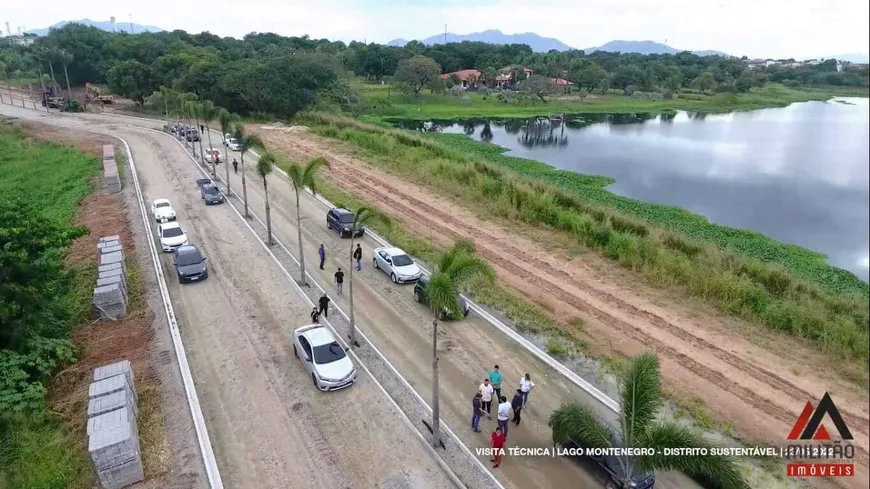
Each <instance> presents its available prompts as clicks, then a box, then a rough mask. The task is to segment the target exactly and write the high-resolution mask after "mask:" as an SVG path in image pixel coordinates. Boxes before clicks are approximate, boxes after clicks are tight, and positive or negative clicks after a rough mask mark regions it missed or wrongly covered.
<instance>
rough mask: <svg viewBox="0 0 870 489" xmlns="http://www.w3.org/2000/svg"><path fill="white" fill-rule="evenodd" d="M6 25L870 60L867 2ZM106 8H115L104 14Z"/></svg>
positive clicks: (306, 7) (123, 15)
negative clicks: (642, 43)
mask: <svg viewBox="0 0 870 489" xmlns="http://www.w3.org/2000/svg"><path fill="white" fill-rule="evenodd" d="M4 3H6V4H7V5H5V6H4V7H3V8H2V9H0V23H3V24H2V25H3V26H4V27H5V22H9V24H10V26H11V28H12V30H13V31H15V30H16V29H17V27H18V26H22V25H23V26H25V27H26V28H27V29H38V28H44V27H48V26H50V25H52V24H54V23H56V22H59V21H63V20H79V19H84V18H89V19H91V20H95V21H100V20H108V19H109V17H110V16H113V15H114V16H115V17H116V19H117V21H118V22H128V21H129V19H130V16H131V15H132V18H133V21H134V22H135V23H137V24H141V25H154V26H158V27H161V28H163V29H167V30H173V29H183V30H186V31H188V32H201V31H209V32H212V33H214V34H217V35H220V36H233V37H241V36H243V35H245V34H247V33H249V32H275V33H278V34H282V35H303V34H308V35H309V36H311V37H313V38H328V39H337V40H343V41H351V40H358V41H364V40H367V41H369V42H372V41H374V42H380V43H386V42H388V41H390V40H392V39H395V38H403V39H423V38H426V37H429V36H431V35H434V34H439V33H442V32H444V26H445V24H446V25H447V30H448V31H449V32H452V33H456V34H468V33H471V32H479V31H483V30H486V29H498V30H501V31H502V32H505V33H508V34H514V33H521V32H534V33H536V34H539V35H542V36H544V37H554V38H556V39H559V40H560V41H562V42H564V43H566V44H568V45H569V46H572V47H576V48H579V49H583V48H588V47H591V46H599V45H601V44H604V43H606V42H608V41H611V40H616V39H619V40H653V41H657V42H665V40H667V44H669V45H671V46H673V47H676V48H679V49H688V50H702V49H714V50H718V51H724V52H726V53H728V54H731V55H736V56H743V55H746V56H749V57H775V58H790V57H794V58H813V57H817V56H830V55H838V54H847V53H867V52H868V51H870V47H868V42H870V41H868V39H870V27H868V25H870V21H868V18H870V2H868V1H867V0H700V1H699V0H604V1H602V0H592V1H588V0H587V1H575V2H569V1H565V0H562V1H557V0H465V1H460V0H368V1H365V0H309V1H301V0H243V1H242V0H216V1H213V2H210V3H209V4H208V5H209V8H205V9H203V8H201V5H202V3H200V2H196V1H194V2H190V1H188V2H179V1H177V0H149V1H147V2H143V1H132V0H113V1H112V2H104V1H98V0H77V1H75V2H70V1H68V0H65V1H60V0H42V1H40V2H39V8H33V6H32V5H30V4H29V3H28V2H21V1H14V0H8V1H4ZM106 5H111V7H109V8H106Z"/></svg>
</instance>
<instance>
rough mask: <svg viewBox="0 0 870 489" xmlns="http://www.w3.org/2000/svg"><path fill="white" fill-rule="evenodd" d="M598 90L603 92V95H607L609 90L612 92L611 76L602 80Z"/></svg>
mask: <svg viewBox="0 0 870 489" xmlns="http://www.w3.org/2000/svg"><path fill="white" fill-rule="evenodd" d="M598 90H599V91H600V92H601V94H602V95H604V94H605V93H607V91H608V90H610V77H609V76H605V77H604V78H602V79H601V81H600V82H598Z"/></svg>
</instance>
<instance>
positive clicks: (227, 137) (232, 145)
mask: <svg viewBox="0 0 870 489" xmlns="http://www.w3.org/2000/svg"><path fill="white" fill-rule="evenodd" d="M224 146H226V147H227V148H229V149H230V151H238V150H239V149H240V148H239V142H238V141H236V138H234V137H233V136H232V135H231V134H224Z"/></svg>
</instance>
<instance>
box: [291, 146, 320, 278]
mask: <svg viewBox="0 0 870 489" xmlns="http://www.w3.org/2000/svg"><path fill="white" fill-rule="evenodd" d="M324 166H325V167H327V168H329V162H328V161H326V158H324V157H322V156H318V157H316V158H312V159H310V160H308V162H307V163H305V166H299V164H298V163H293V164H292V165H290V166H288V167H287V176H288V177H290V183H291V184H293V190H294V191H295V192H296V235H297V236H296V239H297V241H298V242H299V267H300V268H301V269H302V270H301V272H300V277H299V283H300V284H304V283H306V280H305V253H303V252H302V216H301V215H300V214H299V192H301V191H302V190H303V189H304V188H305V187H308V188H310V189H311V192H313V193H314V194H315V195H316V194H317V185H316V181H315V177H316V176H317V170H319V169H320V168H321V167H324Z"/></svg>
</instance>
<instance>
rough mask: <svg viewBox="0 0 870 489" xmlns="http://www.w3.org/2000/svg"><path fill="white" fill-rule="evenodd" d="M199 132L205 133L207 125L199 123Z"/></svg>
mask: <svg viewBox="0 0 870 489" xmlns="http://www.w3.org/2000/svg"><path fill="white" fill-rule="evenodd" d="M199 133H200V134H205V126H204V125H202V124H200V125H199Z"/></svg>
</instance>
